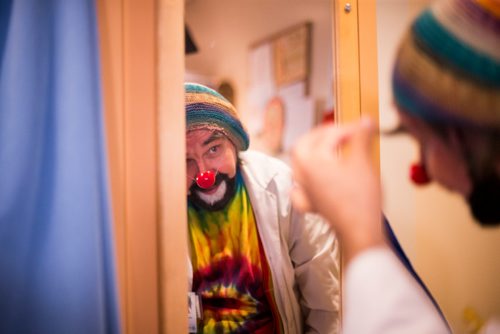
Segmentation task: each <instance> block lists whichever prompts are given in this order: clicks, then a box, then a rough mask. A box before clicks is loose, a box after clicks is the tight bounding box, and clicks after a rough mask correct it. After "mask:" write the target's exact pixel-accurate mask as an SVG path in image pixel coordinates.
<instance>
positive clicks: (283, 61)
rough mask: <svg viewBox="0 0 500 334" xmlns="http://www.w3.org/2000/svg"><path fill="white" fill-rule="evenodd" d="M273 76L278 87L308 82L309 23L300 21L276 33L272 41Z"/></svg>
mask: <svg viewBox="0 0 500 334" xmlns="http://www.w3.org/2000/svg"><path fill="white" fill-rule="evenodd" d="M272 43H273V55H274V72H275V73H274V77H275V81H276V85H277V86H278V87H281V86H284V85H289V84H292V83H295V82H298V81H303V82H305V83H306V87H307V86H308V82H309V66H310V60H311V59H310V58H311V24H310V23H309V22H305V23H301V24H299V25H297V26H294V27H291V28H289V29H287V30H285V31H284V32H282V33H281V34H278V35H277V36H276V37H275V38H274V39H273V41H272Z"/></svg>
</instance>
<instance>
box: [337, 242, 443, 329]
mask: <svg viewBox="0 0 500 334" xmlns="http://www.w3.org/2000/svg"><path fill="white" fill-rule="evenodd" d="M345 279H346V282H345V295H344V301H345V302H344V319H343V331H342V332H343V333H344V334H354V333H366V334H368V333H384V334H390V333H398V334H399V333H405V334H406V333H410V334H411V333H419V334H420V333H449V331H448V329H447V326H446V325H445V323H444V322H443V320H442V318H441V316H440V315H439V313H438V312H437V311H436V309H435V308H434V305H432V303H431V302H430V301H429V299H428V298H427V296H426V295H425V293H424V292H423V291H422V290H421V289H420V288H419V286H418V284H417V283H416V282H415V281H414V279H413V278H412V277H411V276H410V275H409V273H408V272H407V271H406V269H405V268H404V267H403V265H402V264H401V263H400V262H399V260H398V259H397V258H396V256H395V255H394V254H393V253H392V251H391V250H389V249H388V248H386V247H380V248H376V249H371V250H368V251H365V252H363V253H361V254H359V255H358V256H357V257H355V258H354V259H353V260H352V261H351V263H350V264H349V266H348V267H347V272H346V276H345Z"/></svg>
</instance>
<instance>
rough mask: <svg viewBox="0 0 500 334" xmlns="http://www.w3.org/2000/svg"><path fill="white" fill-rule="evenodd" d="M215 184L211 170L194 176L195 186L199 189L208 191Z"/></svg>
mask: <svg viewBox="0 0 500 334" xmlns="http://www.w3.org/2000/svg"><path fill="white" fill-rule="evenodd" d="M214 183H215V173H214V172H213V171H211V170H207V171H204V172H201V173H198V175H196V184H197V185H198V187H200V188H201V189H209V188H211V187H212V186H213V185H214Z"/></svg>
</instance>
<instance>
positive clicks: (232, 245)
mask: <svg viewBox="0 0 500 334" xmlns="http://www.w3.org/2000/svg"><path fill="white" fill-rule="evenodd" d="M188 216H189V236H190V247H191V261H192V265H193V289H192V290H193V291H194V292H196V293H197V294H198V295H200V296H201V299H202V307H203V319H202V320H201V323H200V324H199V326H198V333H261V334H268V333H269V334H270V333H280V332H282V329H281V323H280V320H279V315H278V312H277V310H276V304H275V302H274V297H273V294H272V284H271V279H270V272H269V267H268V264H267V261H266V258H265V256H264V252H263V250H262V245H261V243H260V240H259V234H258V231H257V226H256V224H255V216H254V214H253V209H252V205H251V203H250V199H249V198H248V194H247V191H246V188H245V186H244V183H243V180H242V177H241V174H240V173H239V172H238V173H237V175H236V193H235V195H234V197H233V199H232V200H231V201H230V202H229V203H228V205H226V207H225V208H224V209H222V210H219V211H215V212H210V211H206V210H203V209H199V208H198V207H195V206H193V205H191V204H189V205H188Z"/></svg>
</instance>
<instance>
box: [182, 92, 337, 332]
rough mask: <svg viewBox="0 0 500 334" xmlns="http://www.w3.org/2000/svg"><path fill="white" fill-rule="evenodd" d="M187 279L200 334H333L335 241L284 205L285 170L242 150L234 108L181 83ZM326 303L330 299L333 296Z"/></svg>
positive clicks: (315, 220)
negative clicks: (197, 301)
mask: <svg viewBox="0 0 500 334" xmlns="http://www.w3.org/2000/svg"><path fill="white" fill-rule="evenodd" d="M184 88H185V102H186V167H187V179H186V187H187V191H188V198H187V200H188V235H189V250H190V258H189V259H190V266H189V268H190V269H192V270H191V272H190V277H189V286H190V291H191V293H194V294H196V296H197V297H198V298H197V299H200V300H201V306H202V312H201V313H202V318H201V319H200V321H199V323H198V324H197V325H196V326H193V327H197V328H193V329H192V331H193V332H198V333H256V334H271V333H273V334H274V333H290V334H295V333H296V334H299V333H324V334H330V333H337V332H338V331H339V324H340V321H339V319H340V318H339V313H340V312H339V308H340V301H339V299H340V298H339V290H340V289H339V263H338V247H337V244H338V243H337V239H336V237H335V236H334V235H333V233H332V231H331V228H330V226H329V224H327V223H326V222H325V221H324V220H323V219H322V218H320V217H319V216H318V215H314V214H307V213H301V212H298V211H297V210H296V209H295V207H294V206H293V205H292V203H291V198H290V191H291V189H292V186H293V179H292V171H291V169H290V167H288V166H287V165H285V164H284V163H283V162H282V161H280V160H277V159H275V158H272V157H270V156H267V155H265V154H262V153H259V152H251V151H248V150H247V148H248V146H249V138H248V134H247V132H246V130H245V128H244V126H243V125H242V123H241V122H240V120H239V117H238V114H237V112H236V109H235V107H234V106H233V105H232V104H231V103H230V102H229V101H228V100H227V99H225V98H224V97H223V96H222V95H220V94H219V93H218V92H216V91H214V90H213V89H211V88H208V87H206V86H203V85H199V84H194V83H186V84H185V85H184ZM332 296H333V297H332Z"/></svg>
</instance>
